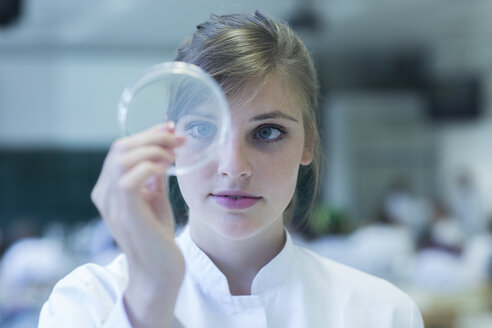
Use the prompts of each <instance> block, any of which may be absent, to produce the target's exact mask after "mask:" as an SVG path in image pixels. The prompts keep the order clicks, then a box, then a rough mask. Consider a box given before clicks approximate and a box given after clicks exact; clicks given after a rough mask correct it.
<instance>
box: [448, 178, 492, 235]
mask: <svg viewBox="0 0 492 328" xmlns="http://www.w3.org/2000/svg"><path fill="white" fill-rule="evenodd" d="M451 210H452V214H453V215H454V216H455V217H456V218H457V219H458V220H459V223H460V226H461V229H462V230H463V231H464V232H465V233H466V235H467V237H471V236H473V235H475V234H478V233H481V232H483V231H486V230H487V225H488V222H487V220H488V217H487V215H486V214H485V209H484V204H483V200H482V197H481V195H480V192H479V190H478V188H477V186H476V185H475V182H474V179H473V175H472V173H471V172H470V171H469V170H466V169H463V170H462V171H461V172H459V173H458V175H457V177H456V180H455V183H454V185H453V188H452V190H451Z"/></svg>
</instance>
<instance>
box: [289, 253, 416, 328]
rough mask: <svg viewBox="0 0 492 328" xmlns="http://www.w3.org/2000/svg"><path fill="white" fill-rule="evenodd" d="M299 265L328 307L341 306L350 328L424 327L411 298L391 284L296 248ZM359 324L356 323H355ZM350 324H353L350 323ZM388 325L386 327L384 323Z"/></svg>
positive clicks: (306, 278)
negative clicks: (372, 323)
mask: <svg viewBox="0 0 492 328" xmlns="http://www.w3.org/2000/svg"><path fill="white" fill-rule="evenodd" d="M296 251H297V252H298V256H297V258H298V261H299V262H298V263H297V265H296V267H297V268H299V269H298V270H300V271H301V275H304V278H305V279H303V280H305V281H309V282H310V283H311V284H312V285H313V286H312V289H313V290H315V293H318V294H321V293H323V297H321V296H320V297H319V298H318V299H323V300H326V304H325V306H326V307H327V308H332V309H333V306H335V307H337V308H338V309H337V312H338V313H343V315H344V316H346V318H344V320H343V321H344V322H345V325H346V326H348V327H362V326H364V327H373V326H372V325H371V324H369V323H370V322H374V327H409V328H420V327H424V325H423V321H422V317H421V315H420V312H419V310H418V308H417V306H416V305H415V303H414V302H413V300H412V299H410V297H409V296H408V295H407V294H405V293H404V292H403V291H401V290H400V289H398V288H397V287H396V286H394V285H393V284H391V283H390V282H388V281H386V280H383V279H380V278H378V277H375V276H372V275H370V274H367V273H364V272H362V271H359V270H357V269H355V268H352V267H349V266H347V265H344V264H341V263H338V262H335V261H332V260H330V259H328V258H325V257H322V256H320V255H318V254H316V253H314V252H313V251H311V250H308V249H306V248H303V247H301V246H296ZM354 321H355V322H354ZM349 322H350V324H349ZM383 323H384V324H383Z"/></svg>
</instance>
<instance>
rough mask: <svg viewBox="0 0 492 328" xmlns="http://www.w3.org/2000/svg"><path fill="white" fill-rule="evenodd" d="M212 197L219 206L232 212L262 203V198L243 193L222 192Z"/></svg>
mask: <svg viewBox="0 0 492 328" xmlns="http://www.w3.org/2000/svg"><path fill="white" fill-rule="evenodd" d="M210 196H211V197H212V198H213V199H214V200H215V201H216V202H217V204H219V205H220V206H223V207H225V208H227V209H230V210H243V209H246V208H249V207H251V206H254V205H255V204H256V203H257V202H259V201H260V199H261V197H260V196H255V195H252V194H248V193H245V192H241V191H221V192H217V193H214V194H210Z"/></svg>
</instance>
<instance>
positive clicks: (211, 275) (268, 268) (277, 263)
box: [177, 227, 294, 298]
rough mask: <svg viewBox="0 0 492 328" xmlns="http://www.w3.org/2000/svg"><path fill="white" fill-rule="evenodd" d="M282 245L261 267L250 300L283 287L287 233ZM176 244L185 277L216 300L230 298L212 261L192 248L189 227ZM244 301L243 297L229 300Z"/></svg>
mask: <svg viewBox="0 0 492 328" xmlns="http://www.w3.org/2000/svg"><path fill="white" fill-rule="evenodd" d="M284 231H285V234H286V241H285V245H284V247H283V248H282V250H281V251H280V253H279V254H277V256H275V257H274V258H273V259H272V260H271V261H270V262H269V263H268V264H267V265H265V266H264V267H263V268H262V269H261V270H260V271H259V272H258V274H257V275H256V277H255V278H254V279H253V283H252V286H251V296H252V297H254V296H257V295H260V294H263V293H265V292H268V291H269V290H272V289H275V288H277V287H279V286H281V285H283V284H285V283H286V282H287V281H288V280H289V278H290V275H291V273H292V268H293V259H294V256H293V252H294V245H293V243H292V239H291V236H290V234H289V232H288V231H287V229H285V230H284ZM177 244H178V246H179V247H180V249H181V251H182V252H183V256H184V258H185V261H186V270H187V274H189V275H190V277H191V279H192V280H193V281H194V282H195V283H196V284H198V285H199V286H200V288H201V289H202V290H203V292H204V293H206V294H208V295H210V296H213V295H215V296H217V297H219V298H224V297H227V298H229V297H231V296H232V295H231V293H230V291H229V285H228V282H227V278H226V277H225V275H224V274H223V273H222V272H221V271H220V270H219V269H218V268H217V266H215V264H214V263H213V262H212V260H211V259H210V258H209V257H208V256H207V255H206V254H205V253H204V252H203V251H202V250H201V249H200V248H199V247H198V246H197V245H196V244H195V242H194V241H193V239H192V238H191V234H190V230H189V227H185V228H184V229H183V231H182V233H181V235H180V236H179V237H178V238H177ZM233 297H235V298H245V296H233Z"/></svg>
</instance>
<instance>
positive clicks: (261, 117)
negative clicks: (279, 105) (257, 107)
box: [249, 110, 299, 122]
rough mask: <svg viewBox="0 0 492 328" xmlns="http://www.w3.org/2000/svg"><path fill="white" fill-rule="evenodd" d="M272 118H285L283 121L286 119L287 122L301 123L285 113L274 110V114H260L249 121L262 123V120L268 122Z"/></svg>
mask: <svg viewBox="0 0 492 328" xmlns="http://www.w3.org/2000/svg"><path fill="white" fill-rule="evenodd" d="M270 118H283V119H286V120H290V121H294V122H299V121H298V120H296V119H295V118H293V117H292V116H290V115H287V114H285V113H282V112H281V111H279V110H274V111H272V112H268V113H265V114H260V115H257V116H254V117H252V118H250V120H249V121H250V122H253V121H262V120H267V119H270Z"/></svg>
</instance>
